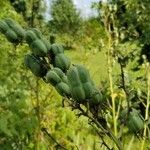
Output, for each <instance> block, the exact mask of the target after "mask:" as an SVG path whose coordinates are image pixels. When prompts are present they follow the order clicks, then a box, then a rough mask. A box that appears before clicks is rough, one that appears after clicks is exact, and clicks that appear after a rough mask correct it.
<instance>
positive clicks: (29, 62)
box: [24, 54, 47, 77]
mask: <svg viewBox="0 0 150 150" xmlns="http://www.w3.org/2000/svg"><path fill="white" fill-rule="evenodd" d="M24 63H25V65H26V67H28V68H29V69H30V70H31V72H32V73H33V74H34V75H35V76H37V77H44V76H45V75H46V73H47V68H46V67H45V65H44V62H43V61H42V60H41V59H40V58H39V57H36V56H34V55H32V54H31V55H30V54H28V55H26V56H25V59H24Z"/></svg>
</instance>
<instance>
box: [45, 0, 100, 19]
mask: <svg viewBox="0 0 150 150" xmlns="http://www.w3.org/2000/svg"><path fill="white" fill-rule="evenodd" d="M45 1H46V3H47V6H49V5H50V1H51V0H45ZM98 1H99V0H73V2H74V4H75V5H76V7H77V8H78V9H79V10H80V12H81V15H82V16H83V17H85V18H87V17H88V16H91V15H93V14H95V12H94V10H92V9H91V3H92V2H98ZM48 8H49V7H48ZM48 11H49V9H48ZM46 16H47V17H48V18H49V14H48V13H46Z"/></svg>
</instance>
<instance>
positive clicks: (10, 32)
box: [5, 29, 18, 43]
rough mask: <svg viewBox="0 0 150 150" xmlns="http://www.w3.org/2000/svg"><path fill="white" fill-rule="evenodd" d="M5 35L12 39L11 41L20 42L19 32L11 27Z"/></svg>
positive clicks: (9, 39)
mask: <svg viewBox="0 0 150 150" xmlns="http://www.w3.org/2000/svg"><path fill="white" fill-rule="evenodd" d="M5 36H6V38H7V40H8V41H10V42H11V43H18V37H17V34H16V33H15V32H14V31H13V30H11V29H9V30H8V31H7V32H6V33H5Z"/></svg>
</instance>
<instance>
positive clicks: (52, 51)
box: [49, 44, 64, 56]
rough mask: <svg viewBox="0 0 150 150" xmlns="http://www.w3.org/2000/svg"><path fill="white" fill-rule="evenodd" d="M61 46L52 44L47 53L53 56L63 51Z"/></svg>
mask: <svg viewBox="0 0 150 150" xmlns="http://www.w3.org/2000/svg"><path fill="white" fill-rule="evenodd" d="M63 52H64V50H63V47H62V46H61V45H57V44H52V45H51V47H50V50H49V53H50V54H52V55H53V56H56V55H57V54H60V53H63Z"/></svg>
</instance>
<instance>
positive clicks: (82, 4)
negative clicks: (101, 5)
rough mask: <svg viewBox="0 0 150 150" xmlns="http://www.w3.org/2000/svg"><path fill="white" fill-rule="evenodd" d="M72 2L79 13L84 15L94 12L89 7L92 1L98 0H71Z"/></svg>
mask: <svg viewBox="0 0 150 150" xmlns="http://www.w3.org/2000/svg"><path fill="white" fill-rule="evenodd" d="M73 1H74V4H75V5H76V6H77V8H78V9H79V10H80V11H81V14H82V15H83V16H85V17H88V16H91V15H93V14H95V12H94V10H92V9H91V4H92V2H98V1H99V0H73Z"/></svg>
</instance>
